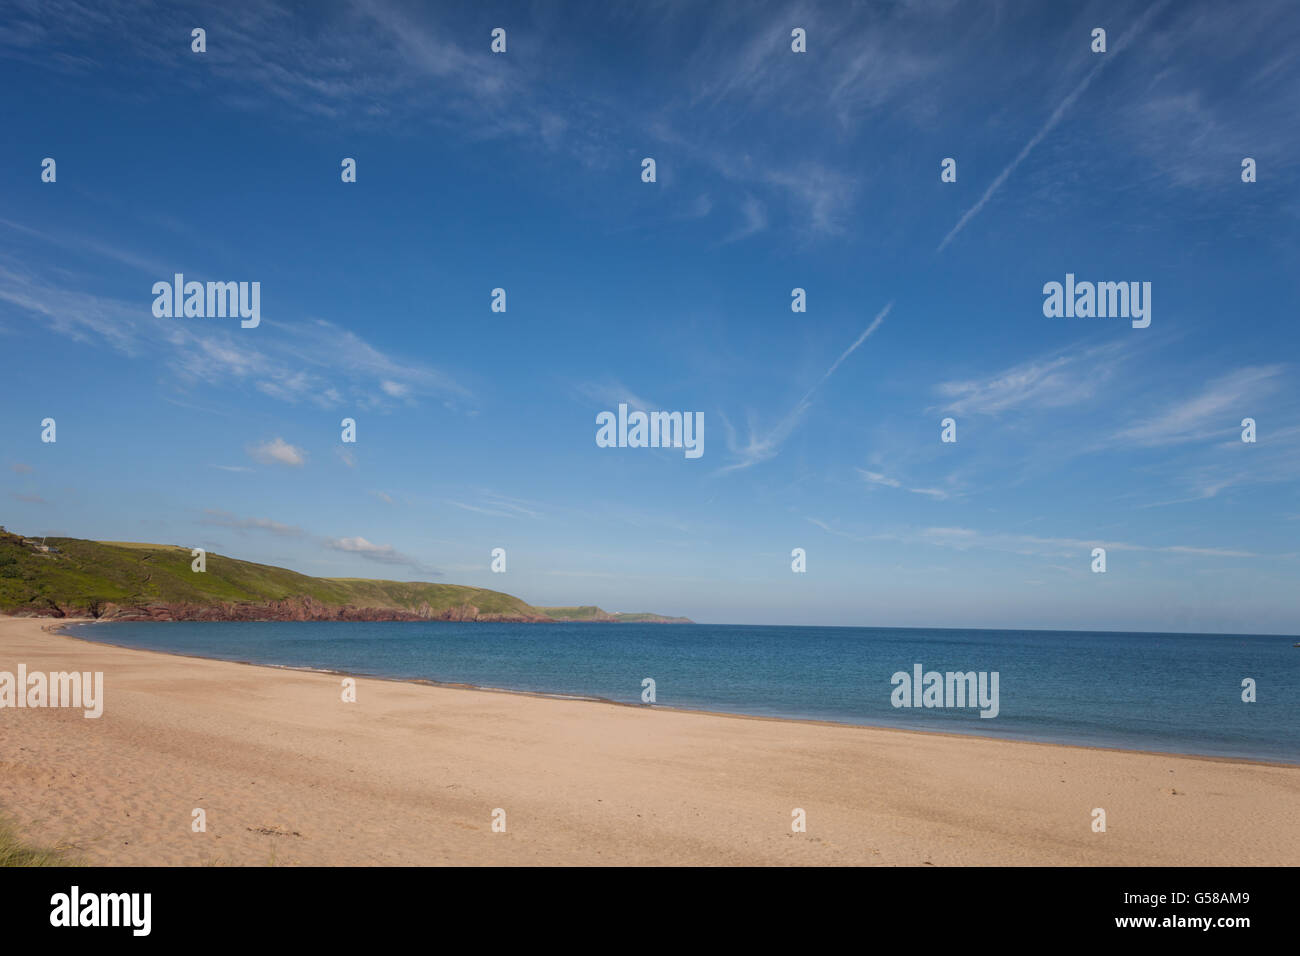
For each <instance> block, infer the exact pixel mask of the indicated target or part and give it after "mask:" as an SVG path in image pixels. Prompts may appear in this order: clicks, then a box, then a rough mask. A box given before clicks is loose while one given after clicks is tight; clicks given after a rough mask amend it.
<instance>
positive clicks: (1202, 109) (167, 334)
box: [0, 0, 1300, 633]
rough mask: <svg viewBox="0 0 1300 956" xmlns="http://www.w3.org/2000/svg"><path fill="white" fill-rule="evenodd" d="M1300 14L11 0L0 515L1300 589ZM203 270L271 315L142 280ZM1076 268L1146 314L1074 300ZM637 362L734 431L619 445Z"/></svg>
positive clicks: (796, 620)
mask: <svg viewBox="0 0 1300 956" xmlns="http://www.w3.org/2000/svg"><path fill="white" fill-rule="evenodd" d="M194 27H203V28H204V29H205V30H206V31H207V52H206V53H203V54H196V53H193V52H191V49H190V42H191V41H190V31H191V29H192V28H194ZM495 27H502V28H504V29H505V30H506V31H507V52H506V53H504V54H499V55H494V54H492V53H491V52H490V50H489V44H490V33H491V31H492V29H493V28H495ZM794 27H802V28H804V29H805V30H806V31H807V37H808V39H807V47H808V52H807V53H803V54H796V53H793V52H791V49H790V31H791V29H793V28H794ZM1094 27H1103V28H1105V29H1106V30H1107V40H1108V50H1107V52H1106V53H1105V54H1094V53H1093V52H1091V50H1090V42H1091V31H1092V29H1093V28H1094ZM1297 46H1300V9H1297V8H1296V7H1295V6H1294V4H1290V3H1268V2H1251V3H1242V4H1233V5H1231V6H1226V5H1222V4H1215V3H1174V4H1155V5H1151V4H1146V3H1134V4H1125V3H1093V4H1090V3H1069V4H1064V3H1051V4H1047V3H1043V4H1030V3H1001V4H1000V3H973V2H972V3H944V2H938V3H928V4H921V3H859V4H835V3H823V4H801V3H795V4H777V3H772V4H761V3H746V4H734V5H733V4H700V3H693V4H686V3H671V2H653V3H642V4H637V3H627V4H617V5H610V4H604V3H600V4H595V3H593V4H589V5H584V4H578V3H567V4H547V3H536V4H501V5H498V4H491V3H473V4H468V3H467V4H450V5H448V4H439V5H425V4H403V3H395V2H358V3H339V4H312V5H309V7H308V9H306V10H304V8H302V7H301V6H299V5H288V4H285V5H283V6H277V5H270V4H265V5H264V4H234V5H223V6H222V7H220V8H215V7H214V8H203V7H187V6H186V5H184V4H165V5H164V4H158V5H148V4H134V3H133V4H123V5H121V7H120V8H117V9H115V8H114V5H113V4H105V5H96V7H95V8H93V9H91V8H87V7H83V6H81V5H79V4H75V3H61V2H57V0H55V2H41V3H32V4H28V3H16V4H15V3H7V4H5V5H4V14H3V16H0V79H2V80H3V83H2V84H0V88H2V89H3V91H4V92H3V93H2V94H0V96H2V97H3V99H4V116H5V121H4V125H5V130H6V135H5V144H4V146H3V147H2V148H0V179H2V180H3V182H4V185H5V190H4V197H5V201H4V203H3V207H2V208H0V348H3V354H4V355H5V358H6V361H5V362H4V367H5V372H6V382H5V386H4V392H3V394H4V403H3V414H0V466H2V468H3V470H2V471H0V488H2V489H3V490H2V491H0V506H2V507H0V516H2V518H3V523H4V524H5V525H7V526H8V527H10V528H11V529H17V530H21V531H23V532H26V533H36V534H43V533H48V534H67V535H74V536H79V537H90V538H102V539H115V540H147V541H159V542H167V543H177V544H183V545H186V546H191V547H206V548H208V549H210V550H214V551H218V552H220V553H224V554H231V555H234V556H237V557H242V558H246V559H250V560H256V561H261V562H265V563H270V564H278V565H285V566H289V567H293V568H295V569H297V570H300V571H303V572H306V573H309V574H318V575H327V576H365V577H394V578H401V579H408V580H436V581H445V582H450V583H465V584H474V585H479V586H484V587H493V588H497V589H500V590H504V591H508V592H511V593H514V594H517V595H519V596H521V597H523V598H524V599H525V600H528V601H530V602H533V603H536V604H576V603H583V604H587V603H597V604H600V605H601V606H603V607H605V608H607V609H609V610H625V611H634V610H655V611H660V612H664V613H671V614H684V615H689V616H691V617H693V618H695V619H697V620H701V621H717V622H734V623H757V624H761V623H774V624H780V623H789V624H864V625H909V626H910V625H915V626H926V625H936V626H938V625H942V626H974V627H1000V626H1014V627H1069V628H1073V627H1078V628H1107V629H1149V630H1192V631H1195V630H1201V631H1241V632H1277V633H1295V632H1296V631H1297V624H1296V620H1297V611H1298V610H1300V597H1298V595H1300V588H1297V587H1296V580H1297V572H1300V554H1298V552H1300V548H1298V547H1297V544H1296V537H1297V532H1300V497H1298V494H1297V492H1298V491H1300V486H1298V484H1297V474H1298V470H1297V465H1300V393H1298V391H1297V387H1296V378H1295V370H1296V361H1297V355H1296V352H1297V343H1298V342H1300V336H1298V335H1297V333H1296V330H1295V322H1296V304H1297V301H1300V296H1298V295H1297V281H1298V280H1297V272H1296V269H1295V263H1296V261H1297V252H1298V251H1300V250H1298V249H1297V247H1298V246H1300V242H1298V240H1300V229H1298V228H1297V226H1298V225H1300V192H1298V191H1297V188H1296V185H1297V172H1300V163H1298V162H1297V157H1298V156H1300V128H1298V127H1297V126H1296V124H1295V104H1296V103H1297V102H1300V61H1297V59H1296V58H1295V56H1294V50H1295V49H1296V48H1297ZM647 156H648V157H653V158H654V159H655V160H656V164H657V182H655V183H644V182H642V181H641V161H642V159H643V158H644V157H647ZM45 157H52V158H54V159H55V160H56V162H57V181H56V182H54V183H45V182H42V181H41V161H42V159H44V158H45ZM343 157H354V158H355V159H356V161H357V172H358V178H357V182H356V183H347V184H345V183H343V182H341V180H340V163H341V160H342V159H343ZM945 157H952V158H954V159H956V161H957V181H956V182H955V183H943V182H941V181H940V175H939V174H940V162H941V160H942V159H944V158H945ZM1244 157H1252V158H1253V159H1255V160H1256V162H1257V167H1258V181H1257V182H1254V183H1249V184H1248V183H1243V182H1242V181H1241V161H1242V159H1243V158H1244ZM176 272H182V273H184V274H185V276H186V277H187V279H195V280H199V281H209V280H211V281H258V282H260V283H261V314H262V320H261V325H260V326H259V327H257V328H255V329H242V328H240V325H239V322H238V321H237V320H231V319H220V318H181V319H175V318H161V319H160V318H155V317H154V315H153V313H152V308H151V307H152V304H153V298H154V297H153V295H152V293H151V288H152V286H153V284H154V283H155V282H157V281H170V279H171V277H172V275H173V274H174V273H176ZM1066 273H1074V274H1075V275H1076V276H1077V277H1078V278H1079V280H1081V281H1082V280H1091V281H1142V282H1150V283H1151V285H1152V311H1151V319H1152V321H1151V325H1150V327H1149V328H1145V329H1135V328H1132V327H1131V326H1130V323H1129V322H1128V321H1127V320H1125V319H1087V318H1046V317H1045V316H1044V315H1043V308H1042V307H1043V292H1042V288H1043V285H1044V283H1047V282H1051V281H1058V282H1060V281H1063V280H1064V277H1065V275H1066ZM497 287H501V288H504V289H505V290H506V293H507V311H506V312H505V313H494V312H492V311H491V309H490V302H491V290H492V289H494V288H497ZM796 287H799V288H803V289H805V290H807V302H808V308H807V312H806V313H794V312H792V311H791V308H790V302H791V290H792V289H793V288H796ZM882 315H883V318H881V316H882ZM877 320H878V321H877ZM873 325H874V329H873ZM868 330H871V332H870V334H869V335H867V336H866V337H865V338H863V334H864V333H865V332H867V331H868ZM619 402H627V403H629V404H630V405H631V406H633V407H634V408H642V409H645V410H647V411H652V410H665V411H671V410H678V411H691V412H694V411H699V412H702V413H703V415H704V421H705V434H704V440H705V446H704V447H705V452H704V455H703V456H702V457H701V458H698V459H695V460H690V459H687V458H686V457H685V456H684V455H683V454H682V451H681V450H680V449H632V448H620V449H610V448H599V447H597V445H596V443H595V433H596V424H595V416H596V415H597V414H598V413H599V412H601V411H605V410H614V409H616V408H617V405H618V403H619ZM46 417H53V418H54V419H55V420H56V422H57V429H58V432H57V437H58V440H57V442H56V443H54V444H47V443H42V442H41V440H40V434H41V428H40V422H41V420H42V419H43V418H46ZM344 417H353V418H355V419H356V421H357V431H358V441H357V442H356V444H351V445H344V444H342V443H341V441H340V427H339V425H340V421H341V420H342V419H343V418H344ZM945 417H953V418H955V419H956V421H957V423H958V424H957V437H958V440H957V442H956V443H951V444H945V443H942V442H941V441H940V421H941V419H943V418H945ZM1245 417H1252V418H1254V419H1255V420H1256V422H1257V428H1258V441H1257V442H1255V443H1254V444H1247V443H1243V442H1242V441H1241V440H1240V434H1241V426H1240V422H1241V420H1242V419H1243V418H1245ZM1098 546H1100V547H1105V548H1106V549H1107V573H1105V574H1094V573H1092V572H1091V570H1090V565H1091V551H1092V549H1093V548H1094V547H1098ZM496 547H502V548H505V549H506V552H507V572H506V573H505V574H493V573H491V572H490V571H489V561H490V552H491V550H492V549H493V548H496ZM796 547H800V548H804V549H805V550H806V552H807V567H808V570H807V573H804V574H795V573H793V572H792V571H791V567H790V564H791V557H790V552H791V549H793V548H796Z"/></svg>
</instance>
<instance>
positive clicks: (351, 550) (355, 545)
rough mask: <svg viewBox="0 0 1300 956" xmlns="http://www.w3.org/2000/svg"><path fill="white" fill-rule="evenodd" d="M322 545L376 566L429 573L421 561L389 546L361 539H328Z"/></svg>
mask: <svg viewBox="0 0 1300 956" xmlns="http://www.w3.org/2000/svg"><path fill="white" fill-rule="evenodd" d="M324 544H325V547H327V548H330V549H332V550H334V551H342V552H344V553H346V554H351V555H355V556H356V557H358V558H363V559H365V560H366V561H374V562H375V563H376V564H390V565H401V566H403V567H408V568H411V569H413V570H415V571H419V572H420V573H431V572H430V571H429V569H428V568H426V567H425V565H424V563H423V562H422V561H420V560H418V559H416V558H413V557H411V556H410V555H408V554H403V553H402V552H400V551H398V550H397V549H396V548H394V547H393V546H392V545H391V544H373V543H371V542H369V541H367V540H366V539H365V538H361V537H355V538H329V539H326V540H325V541H324Z"/></svg>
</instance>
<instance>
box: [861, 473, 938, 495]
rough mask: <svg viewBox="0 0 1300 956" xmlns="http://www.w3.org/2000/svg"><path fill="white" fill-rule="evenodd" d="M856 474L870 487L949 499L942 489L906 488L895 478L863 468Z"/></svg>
mask: <svg viewBox="0 0 1300 956" xmlns="http://www.w3.org/2000/svg"><path fill="white" fill-rule="evenodd" d="M858 474H859V475H861V476H862V478H863V480H864V481H866V482H867V483H868V484H872V485H883V486H884V487H886V488H899V489H901V490H903V491H910V492H911V493H912V494H914V495H926V496H927V497H930V498H939V499H945V498H949V497H951V495H950V494H949V493H948V492H946V491H944V490H943V489H942V488H909V487H906V486H905V485H904V484H903V483H902V482H901V481H899V480H898V479H897V478H890V477H888V476H887V475H883V474H881V473H880V472H878V471H867V470H866V469H865V468H859V469H858Z"/></svg>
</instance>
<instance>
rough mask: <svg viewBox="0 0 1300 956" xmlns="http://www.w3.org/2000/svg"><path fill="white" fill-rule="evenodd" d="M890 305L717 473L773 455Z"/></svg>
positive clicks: (883, 318)
mask: <svg viewBox="0 0 1300 956" xmlns="http://www.w3.org/2000/svg"><path fill="white" fill-rule="evenodd" d="M893 307H894V303H893V302H890V303H889V304H888V305H886V306H885V307H884V308H883V309H881V310H880V311H879V312H877V313H876V317H875V318H874V319H872V320H871V324H870V325H868V326H867V327H866V329H864V330H863V332H862V334H861V335H859V336H858V337H857V339H856V340H854V342H853V344H852V345H850V346H849V347H848V348H846V349H845V350H844V352H843V354H842V355H840V357H839V358H837V359H836V360H835V362H834V363H833V364H832V365H831V367H830V368H828V369H827V370H826V374H825V375H823V376H822V377H821V378H819V379H818V380H817V382H816V384H814V385H813V387H812V388H810V389H808V391H807V392H806V393H805V394H804V397H803V398H801V399H799V401H798V402H796V403H795V406H794V408H792V409H790V411H789V413H788V414H787V415H786V416H785V418H783V419H781V421H780V423H779V424H778V425H777V426H776V427H775V428H773V429H772V430H771V431H770V432H768V434H767V437H766V438H762V439H759V438H756V437H755V436H754V434H753V429H752V428H751V429H750V437H749V447H748V448H745V449H743V450H742V451H741V455H743V456H744V457H743V459H742V460H741V461H738V462H736V463H735V464H733V465H727V466H726V467H724V468H720V469H718V472H717V473H718V474H723V473H725V472H728V471H736V470H738V469H741V468H748V467H749V466H750V465H756V464H758V463H759V462H761V461H767V459H769V458H771V457H772V456H773V455H775V454H776V453H777V450H778V449H780V447H781V444H782V442H784V441H785V440H786V439H787V438H789V437H790V434H791V433H792V432H793V431H794V430H795V428H796V427H797V426H798V424H799V421H800V419H802V418H803V415H804V412H806V411H807V410H808V408H809V407H810V406H811V404H812V401H811V399H812V396H813V393H814V392H815V391H817V389H819V388H821V387H822V386H823V385H824V384H826V380H827V379H828V378H830V377H831V376H832V375H834V374H835V370H836V369H837V368H839V367H840V365H842V364H843V363H844V360H845V359H847V358H848V357H849V356H850V355H852V354H853V353H854V352H855V351H857V348H858V346H859V345H861V344H862V343H863V342H865V341H866V340H867V338H868V337H869V336H870V335H871V333H872V332H874V331H876V329H878V328H880V323H881V322H883V321H885V316H887V315H889V310H890V309H892V308H893Z"/></svg>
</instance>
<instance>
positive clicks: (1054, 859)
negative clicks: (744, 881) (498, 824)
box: [0, 617, 1300, 866]
mask: <svg viewBox="0 0 1300 956" xmlns="http://www.w3.org/2000/svg"><path fill="white" fill-rule="evenodd" d="M51 626H55V625H51V624H50V622H48V621H39V620H30V619H14V618H3V617H0V671H10V672H16V671H17V666H18V664H19V663H23V664H26V665H27V668H28V671H29V672H31V671H38V670H39V671H47V672H48V671H64V670H78V671H87V670H89V671H103V672H104V683H105V694H104V696H105V701H106V702H105V710H104V715H103V716H102V717H101V718H99V719H98V720H88V719H86V718H85V717H83V716H82V712H81V711H80V710H63V709H44V710H33V709H22V710H18V709H8V708H6V709H3V710H0V813H2V814H4V815H5V816H7V817H8V819H9V820H10V821H11V822H12V823H13V824H14V825H15V826H16V827H17V828H18V831H19V833H20V834H21V835H22V836H23V837H24V838H25V839H27V840H28V841H29V842H33V843H41V844H46V845H49V844H54V843H58V844H61V845H63V846H66V847H69V848H70V849H71V852H73V853H74V854H76V855H78V856H79V857H80V858H81V859H82V860H84V861H86V862H89V863H96V864H186V865H200V864H222V865H229V864H245V865H266V864H268V863H275V864H331V865H332V864H347V865H358V864H362V865H364V864H666V865H673V864H706V865H713V864H841V865H842V864H849V865H862V864H866V865H900V864H901V865H921V864H933V865H937V866H952V865H968V864H980V865H1000V864H1012V865H1014V864H1063V865H1075V864H1134V865H1190V864H1209V865H1237V864H1286V865H1291V866H1294V865H1296V864H1300V839H1298V837H1300V768H1298V767H1288V766H1278V765H1266V764H1253V763H1246V762H1234V761H1224V760H1208V759H1199V758H1192V757H1180V756H1166V755H1160V754H1149V753H1129V752H1122V751H1114V750H1099V749H1091V748H1083V747H1066V746H1057V745H1052V744H1033V743H1020V742H1008V741H1001V740H990V739H981V738H971V737H957V736H950V735H944V734H924V733H911V732H905V731H894V730H880V729H870V728H861V727H849V726H839V725H834V724H820V723H812V722H799V721H776V720H756V719H750V718H743V717H729V716H722V715H712V714H700V713H690V712H682V711H668V710H662V709H654V710H652V709H649V708H641V707H626V706H619V705H615V704H606V703H600V702H593V701H580V700H557V699H552V698H541V697H534V696H528V695H522V694H505V693H493V692H488V691H480V690H468V689H460V688H454V687H433V686H426V685H421V684H413V683H402V682H395V681H383V680H370V679H360V680H358V681H357V695H358V700H357V702H356V703H353V704H345V703H342V702H341V700H340V684H341V678H340V677H338V676H335V675H329V674H317V673H308V672H300V671H289V670H282V669H277V668H265V667H251V666H247V665H242V664H232V663H223V662H219V661H207V660H198V659H195V658H187V657H178V656H173V655H168V654H159V653H154V652H149V651H136V650H127V649H123V648H117V647H109V646H104V645H99V644H94V643H90V642H86V641H81V640H77V639H75V638H71V637H65V636H60V635H56V634H52V633H49V632H48V631H46V630H44V628H47V627H51ZM796 807H800V808H803V809H804V810H805V811H806V812H807V820H808V829H807V833H793V832H792V831H791V811H792V810H793V809H794V808H796ZM1094 807H1102V808H1104V809H1105V811H1106V813H1107V823H1108V826H1107V830H1106V832H1105V833H1094V832H1093V830H1092V826H1091V823H1092V810H1093V808H1094ZM195 808H202V809H203V810H205V811H206V814H207V832H206V833H194V832H192V831H191V820H192V817H191V813H192V811H193V810H194V809H195ZM495 808H502V809H504V810H505V812H506V824H507V829H506V832H504V833H495V832H493V830H492V814H493V810H494V809H495Z"/></svg>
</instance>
